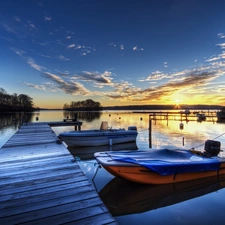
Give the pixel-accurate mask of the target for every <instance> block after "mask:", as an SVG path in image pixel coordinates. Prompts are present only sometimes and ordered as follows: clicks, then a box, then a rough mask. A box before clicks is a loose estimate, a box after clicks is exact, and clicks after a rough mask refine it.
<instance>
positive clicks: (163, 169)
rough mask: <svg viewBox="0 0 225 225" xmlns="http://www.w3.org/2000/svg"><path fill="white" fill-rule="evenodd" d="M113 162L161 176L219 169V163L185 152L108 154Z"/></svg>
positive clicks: (215, 159)
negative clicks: (142, 167) (123, 163)
mask: <svg viewBox="0 0 225 225" xmlns="http://www.w3.org/2000/svg"><path fill="white" fill-rule="evenodd" d="M110 156H111V158H112V159H113V160H116V161H121V162H127V163H134V164H137V165H140V166H144V167H146V168H148V169H150V170H152V171H155V172H157V173H159V174H161V175H171V174H177V173H186V172H200V171H213V170H218V169H219V168H220V161H219V160H218V159H217V158H216V157H214V158H205V157H201V156H198V155H194V154H192V153H191V152H190V151H187V150H169V149H162V150H149V151H137V152H135V153H134V152H133V153H132V152H129V153H128V152H127V153H126V152H121V153H118V152H117V154H116V153H113V152H112V153H110Z"/></svg>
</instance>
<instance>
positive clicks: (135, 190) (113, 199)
mask: <svg viewBox="0 0 225 225" xmlns="http://www.w3.org/2000/svg"><path fill="white" fill-rule="evenodd" d="M224 187H225V175H221V176H213V177H206V178H203V179H197V180H191V181H185V182H179V183H174V184H162V185H144V184H137V183H133V182H130V181H128V180H124V179H122V178H119V177H115V178H113V179H112V180H111V181H109V182H108V183H107V184H106V185H105V186H104V187H103V188H102V189H101V190H100V192H99V196H100V197H101V199H102V201H103V202H104V204H105V205H106V207H107V208H108V210H109V211H110V213H111V214H112V216H124V215H129V214H137V213H144V212H147V211H151V210H155V209H160V208H163V207H167V206H170V205H174V204H177V203H181V202H184V201H187V200H190V199H194V198H197V197H200V196H204V195H207V194H210V193H212V192H216V191H218V190H220V189H222V188H224Z"/></svg>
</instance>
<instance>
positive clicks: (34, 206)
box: [0, 189, 98, 218]
mask: <svg viewBox="0 0 225 225" xmlns="http://www.w3.org/2000/svg"><path fill="white" fill-rule="evenodd" d="M83 190H85V192H84V191H83V192H81V193H79V195H78V194H76V195H74V194H72V193H71V194H70V193H68V195H66V196H63V197H57V198H52V199H47V200H43V201H39V202H34V203H29V207H25V206H26V205H19V206H18V205H12V206H11V207H10V208H4V209H0V214H1V217H2V218H3V217H7V216H11V215H15V214H22V213H28V212H31V211H35V210H40V209H44V208H50V207H52V206H55V205H58V206H59V205H64V204H68V203H74V202H79V201H80V200H81V199H82V200H88V199H89V200H90V199H92V198H96V197H98V195H97V193H96V192H95V191H93V190H90V191H87V190H86V189H83Z"/></svg>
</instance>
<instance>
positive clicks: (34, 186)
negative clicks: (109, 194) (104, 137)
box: [0, 123, 116, 225]
mask: <svg viewBox="0 0 225 225" xmlns="http://www.w3.org/2000/svg"><path fill="white" fill-rule="evenodd" d="M57 140H58V137H57V136H56V135H55V133H54V132H53V131H52V130H51V128H50V127H49V125H48V124H47V123H33V124H26V125H24V126H22V127H21V129H20V130H19V131H17V132H16V133H15V135H14V136H13V137H12V138H11V139H10V140H9V141H8V142H7V143H6V144H5V145H4V146H3V148H2V149H1V151H0V163H1V167H0V190H1V191H0V202H1V204H0V224H7V225H8V224H15V223H16V224H19V223H21V224H47V223H49V224H60V223H73V224H81V223H82V224H94V223H95V222H96V221H97V223H98V222H100V224H116V221H115V220H114V218H113V217H112V216H111V214H110V213H109V211H108V210H107V208H106V207H105V205H104V204H103V202H102V200H101V199H100V197H99V196H98V194H97V192H96V190H95V189H94V187H93V185H92V184H91V183H90V182H89V181H88V179H87V177H86V176H85V175H84V173H83V172H82V170H81V169H80V167H79V164H77V163H73V159H74V158H73V156H72V155H71V154H70V153H69V151H68V150H67V149H66V148H65V146H64V145H63V144H57V143H56V141H57ZM90 222H91V223H90Z"/></svg>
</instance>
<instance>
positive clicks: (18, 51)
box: [10, 47, 26, 58]
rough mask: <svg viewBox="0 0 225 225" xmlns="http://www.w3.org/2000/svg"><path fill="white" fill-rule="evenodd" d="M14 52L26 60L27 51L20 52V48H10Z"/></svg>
mask: <svg viewBox="0 0 225 225" xmlns="http://www.w3.org/2000/svg"><path fill="white" fill-rule="evenodd" d="M10 49H11V50H12V51H13V52H15V53H16V54H17V55H19V56H20V57H23V58H24V54H25V53H26V52H25V51H23V50H20V49H18V48H12V47H11V48H10Z"/></svg>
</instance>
